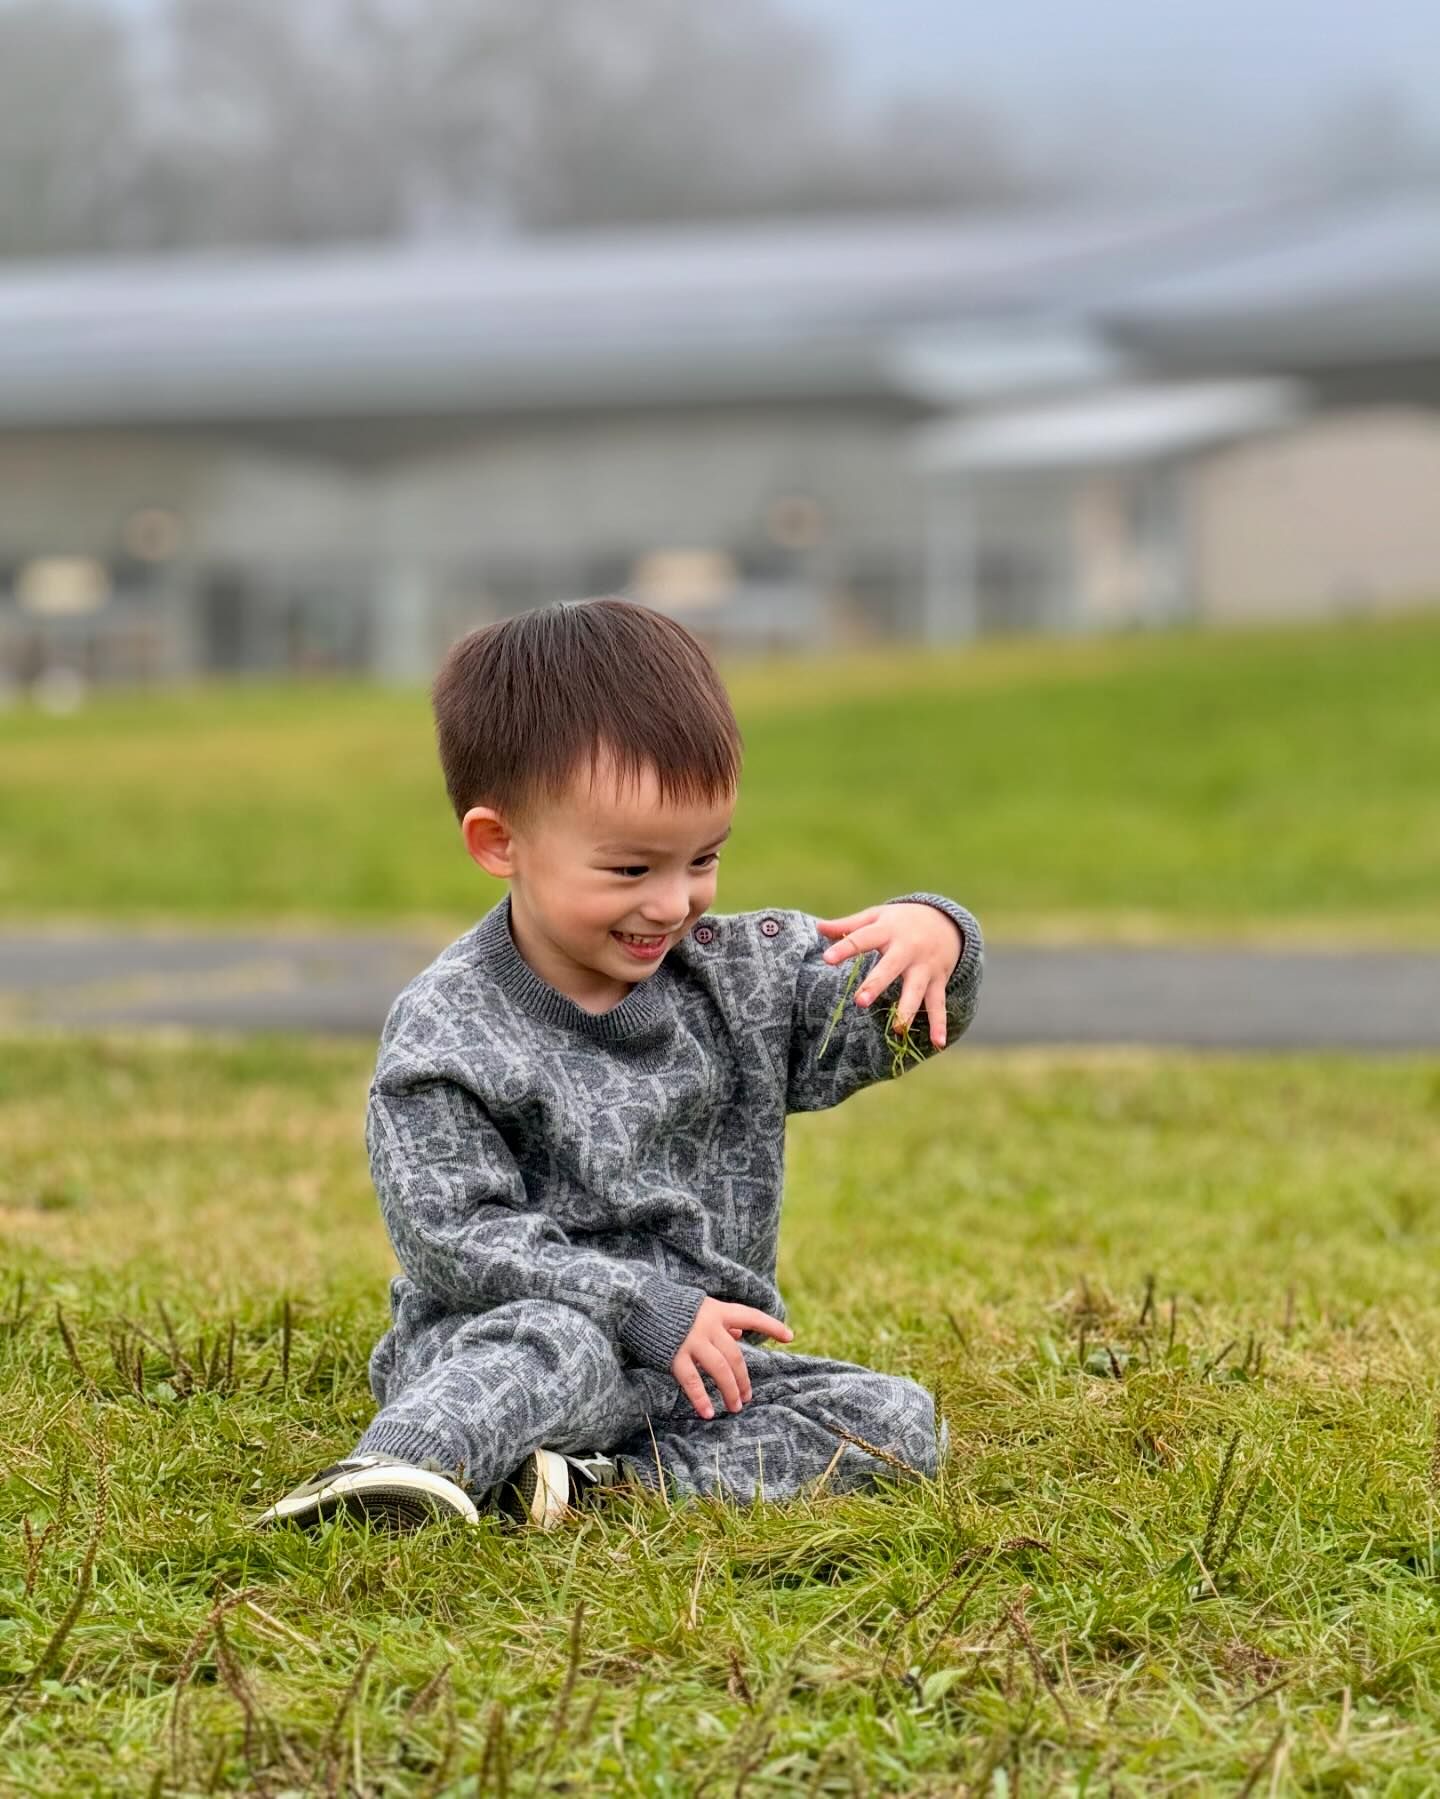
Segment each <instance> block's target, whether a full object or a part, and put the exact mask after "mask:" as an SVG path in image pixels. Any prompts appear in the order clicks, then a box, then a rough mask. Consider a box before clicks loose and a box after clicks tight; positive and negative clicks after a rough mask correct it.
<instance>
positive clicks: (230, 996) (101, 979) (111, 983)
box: [0, 932, 1440, 1050]
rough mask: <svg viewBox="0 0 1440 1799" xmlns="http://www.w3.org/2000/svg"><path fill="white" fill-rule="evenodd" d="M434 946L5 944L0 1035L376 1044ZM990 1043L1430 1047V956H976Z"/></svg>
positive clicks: (1438, 998) (338, 942)
mask: <svg viewBox="0 0 1440 1799" xmlns="http://www.w3.org/2000/svg"><path fill="white" fill-rule="evenodd" d="M439 947H440V942H439V940H438V939H420V938H414V937H402V936H393V935H389V934H383V935H382V934H378V933H377V934H373V935H354V936H351V935H345V936H340V935H334V934H331V935H327V936H318V935H316V936H309V935H293V936H283V937H280V936H277V937H246V936H199V935H197V936H187V937H162V936H147V935H142V934H121V933H115V934H105V935H100V934H93V933H79V932H77V933H74V934H70V933H59V932H56V933H53V934H48V933H47V934H34V935H30V934H17V933H9V934H7V933H4V932H0V1025H6V1024H8V1025H11V1026H16V1025H21V1026H23V1025H24V1024H27V1023H41V1024H49V1025H70V1026H81V1027H90V1026H94V1027H136V1028H138V1027H144V1026H154V1025H180V1026H190V1027H193V1028H195V1029H198V1030H226V1031H248V1030H299V1031H328V1032H338V1033H342V1034H353V1035H358V1036H364V1037H371V1038H373V1037H374V1036H375V1035H376V1033H377V1032H378V1031H379V1029H380V1026H381V1024H382V1022H383V1021H384V1017H385V1013H386V1010H387V1009H388V1007H389V1004H390V1001H391V999H392V998H393V997H394V995H395V994H396V993H397V992H398V991H399V990H400V988H401V987H402V986H404V984H405V982H406V981H407V980H409V978H410V976H411V975H412V974H414V973H416V972H417V971H418V970H419V969H421V968H423V967H424V966H425V964H426V963H427V962H428V961H429V960H430V959H431V957H432V956H433V955H434V954H435V951H436V950H437V949H438V948H439ZM972 1035H973V1038H974V1039H975V1040H976V1041H978V1042H987V1043H1170V1044H1195V1045H1202V1046H1206V1047H1213V1048H1222V1047H1234V1048H1261V1049H1288V1048H1296V1049H1299V1048H1307V1049H1308V1048H1324V1047H1335V1048H1342V1047H1343V1048H1353V1049H1367V1050H1387V1049H1416V1048H1430V1049H1435V1048H1440V954H1436V955H1426V954H1418V953H1409V952H1394V953H1391V952H1366V953H1362V954H1343V955H1342V954H1318V953H1307V952H1300V951H1295V952H1280V951H1273V950H1248V951H1247V950H1220V949H1181V948H1145V949H1118V948H1068V949H1038V948H1020V947H1014V948H1005V947H1003V946H1001V947H996V948H994V949H992V950H990V951H989V952H987V958H986V974H985V989H984V1001H983V1004H982V1006H981V1015H980V1019H979V1021H978V1022H977V1024H976V1027H975V1030H974V1032H973V1033H972Z"/></svg>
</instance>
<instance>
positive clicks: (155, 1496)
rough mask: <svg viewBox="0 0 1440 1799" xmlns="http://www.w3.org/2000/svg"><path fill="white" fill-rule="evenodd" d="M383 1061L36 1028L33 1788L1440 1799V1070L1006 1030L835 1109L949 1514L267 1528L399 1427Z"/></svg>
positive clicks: (787, 1246)
mask: <svg viewBox="0 0 1440 1799" xmlns="http://www.w3.org/2000/svg"><path fill="white" fill-rule="evenodd" d="M371 1061H372V1054H371V1047H370V1046H369V1045H366V1044H353V1045H352V1044H336V1043H326V1042H308V1041H304V1040H283V1039H257V1040H254V1041H249V1042H237V1043H228V1044H227V1043H218V1042H212V1043H208V1044H206V1043H186V1042H184V1041H174V1042H168V1043H167V1042H165V1041H164V1040H160V1039H148V1040H144V1041H140V1042H122V1041H119V1040H101V1039H85V1038H81V1039H76V1040H71V1041H64V1040H60V1039H47V1038H34V1037H27V1038H24V1039H11V1040H7V1041H5V1042H0V1141H3V1142H4V1143H5V1145H6V1154H5V1157H4V1159H3V1162H0V1217H3V1220H4V1225H5V1236H6V1247H5V1250H4V1254H3V1261H0V1440H3V1443H4V1445H5V1453H4V1458H3V1462H4V1480H3V1485H0V1508H3V1541H4V1543H5V1545H6V1551H7V1554H6V1560H5V1563H4V1565H3V1569H0V1709H3V1708H5V1707H8V1708H9V1709H8V1711H5V1713H4V1716H3V1718H0V1760H3V1767H4V1774H3V1776H0V1789H3V1790H4V1791H7V1792H9V1791H15V1792H22V1791H23V1792H27V1793H32V1792H45V1793H61V1792H64V1793H72V1792H73V1793H86V1794H88V1793H93V1792H101V1791H103V1792H106V1793H134V1794H145V1793H153V1794H157V1795H158V1794H160V1793H167V1794H168V1793H173V1794H178V1793H182V1792H183V1793H192V1792H193V1793H199V1792H203V1791H211V1792H227V1793H231V1792H233V1793H246V1794H252V1795H253V1794H264V1793H270V1794H279V1793H281V1792H294V1793H299V1792H313V1793H316V1794H319V1793H325V1792H330V1793H340V1792H353V1793H363V1794H366V1795H380V1794H387V1795H389V1794H395V1795H399V1794H406V1795H411V1794H426V1793H433V1794H445V1795H453V1796H455V1799H458V1796H459V1795H460V1794H462V1793H463V1794H464V1795H465V1799H470V1796H471V1795H475V1794H480V1795H487V1794H499V1793H509V1794H513V1795H516V1796H517V1799H518V1795H521V1794H528V1793H532V1792H539V1791H569V1792H572V1793H584V1794H589V1793H604V1794H609V1793H633V1794H637V1795H640V1794H644V1795H653V1794H661V1795H664V1794H672V1795H676V1796H677V1799H680V1796H688V1795H691V1794H694V1793H697V1792H700V1791H702V1790H704V1791H706V1792H710V1793H715V1794H730V1793H737V1792H743V1793H745V1794H747V1795H749V1796H750V1799H767V1796H770V1799H774V1796H779V1795H801V1794H805V1793H837V1794H839V1793H843V1794H855V1795H880V1794H882V1793H906V1794H935V1795H939V1794H942V1793H944V1794H955V1793H957V1792H962V1791H963V1792H967V1793H984V1794H986V1795H991V1794H999V1793H1002V1792H1008V1793H1012V1794H1013V1793H1015V1792H1017V1791H1019V1792H1029V1793H1047V1792H1049V1793H1066V1794H1078V1793H1081V1792H1085V1793H1096V1794H1098V1793H1106V1794H1115V1795H1128V1794H1141V1793H1145V1794H1156V1795H1159V1794H1170V1793H1175V1792H1179V1791H1182V1790H1183V1791H1193V1792H1197V1793H1211V1792H1224V1793H1236V1792H1239V1791H1240V1790H1241V1788H1242V1785H1243V1783H1244V1782H1245V1781H1246V1780H1247V1779H1249V1778H1250V1776H1251V1775H1252V1774H1255V1775H1256V1782H1255V1785H1254V1786H1253V1787H1252V1788H1251V1789H1248V1790H1251V1791H1258V1792H1260V1793H1264V1792H1269V1791H1284V1792H1290V1791H1305V1792H1335V1793H1340V1792H1346V1793H1351V1794H1357V1795H1358V1794H1417V1795H1418V1794H1421V1793H1424V1792H1429V1791H1432V1790H1433V1770H1434V1768H1435V1767H1436V1766H1437V1765H1440V1637H1437V1634H1436V1631H1435V1627H1434V1621H1435V1595H1436V1592H1437V1582H1440V1545H1437V1538H1436V1522H1437V1512H1436V1501H1437V1484H1436V1483H1437V1478H1440V1471H1437V1464H1436V1462H1435V1461H1434V1460H1433V1459H1432V1445H1433V1443H1434V1432H1435V1391H1436V1376H1435V1369H1436V1357H1437V1352H1440V1297H1437V1292H1436V1286H1435V1281H1434V1275H1433V1269H1434V1252H1435V1247H1436V1242H1437V1234H1440V1186H1437V1168H1440V1063H1437V1062H1436V1061H1435V1059H1433V1058H1430V1059H1421V1058H1408V1059H1403V1060H1395V1061H1382V1060H1373V1061H1364V1060H1358V1059H1357V1060H1352V1059H1347V1058H1340V1057H1310V1058H1303V1059H1302V1058H1295V1059H1290V1058H1281V1059H1247V1058H1241V1057H1200V1056H1190V1055H1155V1056H1152V1055H1146V1054H1142V1053H1138V1052H1106V1053H1091V1054H1079V1053H1064V1052H1059V1053H1051V1052H1046V1053H1040V1052H1023V1053H1021V1052H1012V1053H996V1052H991V1053H974V1052H972V1051H970V1050H969V1049H968V1048H966V1047H964V1046H961V1047H959V1048H957V1049H955V1050H952V1051H949V1052H947V1053H946V1054H945V1056H944V1057H943V1058H941V1059H940V1060H939V1061H938V1062H936V1063H933V1064H931V1065H929V1066H927V1067H925V1068H922V1069H919V1070H916V1071H914V1072H912V1073H911V1074H909V1075H907V1076H906V1077H905V1078H904V1080H902V1081H901V1082H899V1083H898V1084H897V1085H895V1086H889V1085H887V1086H885V1087H883V1088H875V1089H871V1090H870V1091H868V1092H866V1093H864V1094H861V1095H859V1096H858V1097H857V1098H855V1099H854V1100H852V1101H851V1102H849V1103H848V1104H846V1105H845V1106H843V1107H840V1108H838V1109H837V1110H836V1111H833V1112H830V1113H825V1114H817V1115H814V1116H808V1117H801V1118H797V1119H796V1120H794V1121H793V1124H792V1130H791V1152H790V1178H789V1197H788V1201H787V1215H786V1223H785V1229H784V1233H783V1237H782V1258H781V1262H782V1265H781V1273H782V1279H783V1284H784V1287H785V1290H786V1294H787V1298H788V1300H789V1303H790V1307H791V1318H792V1322H793V1323H794V1325H795V1327H796V1346H797V1348H799V1349H801V1350H804V1351H807V1352H812V1353H821V1354H832V1355H838V1356H847V1357H856V1358H859V1359H862V1360H864V1361H867V1362H870V1363H872V1364H873V1365H876V1366H879V1367H883V1368H889V1369H894V1370H897V1371H902V1372H907V1373H911V1374H913V1375H915V1376H916V1377H918V1378H919V1379H921V1380H924V1381H925V1382H927V1383H929V1384H930V1385H932V1386H934V1387H938V1388H940V1389H941V1390H942V1394H943V1398H942V1403H943V1406H944V1409H945V1410H946V1412H947V1413H948V1415H949V1418H950V1422H951V1427H952V1431H953V1447H952V1455H951V1458H950V1460H949V1462H948V1464H947V1466H946V1467H945V1469H944V1471H943V1475H942V1478H941V1480H940V1481H939V1482H938V1483H936V1484H935V1485H933V1486H925V1487H921V1488H915V1487H909V1488H905V1487H896V1488H894V1489H891V1490H889V1491H886V1492H882V1493H878V1494H869V1495H855V1496H842V1497H828V1498H827V1497H821V1498H818V1499H815V1500H810V1501H802V1502H800V1503H798V1504H796V1505H794V1506H791V1507H788V1508H778V1509H771V1510H765V1509H758V1510H754V1511H752V1510H750V1509H748V1508H728V1507H726V1506H724V1505H720V1504H700V1505H695V1506H683V1507H680V1508H678V1509H677V1510H675V1511H674V1512H671V1513H667V1512H666V1511H665V1510H664V1509H663V1508H662V1507H661V1506H660V1505H659V1504H658V1502H644V1501H641V1500H638V1499H637V1500H630V1499H626V1498H624V1497H623V1496H617V1497H616V1500H615V1503H613V1504H611V1505H609V1506H607V1507H606V1509H605V1510H604V1511H603V1512H599V1513H596V1514H594V1515H592V1516H589V1517H588V1518H587V1519H586V1520H585V1521H583V1522H579V1523H577V1524H576V1525H574V1526H572V1527H569V1528H566V1529H564V1530H562V1531H561V1532H559V1533H558V1534H557V1535H555V1536H552V1537H535V1536H528V1537H523V1538H517V1537H515V1536H510V1535H506V1534H504V1533H502V1532H501V1531H500V1530H499V1529H498V1527H497V1526H496V1525H495V1523H494V1522H493V1520H490V1519H487V1520H486V1521H485V1522H484V1523H483V1524H482V1526H481V1527H480V1528H479V1529H478V1530H476V1529H472V1530H468V1531H466V1530H463V1529H462V1530H459V1531H449V1530H446V1529H443V1528H441V1529H431V1530H429V1531H424V1532H421V1533H419V1534H418V1535H416V1536H414V1537H410V1538H400V1539H394V1538H389V1537H386V1536H384V1535H376V1536H375V1537H373V1538H367V1537H366V1536H365V1534H364V1533H363V1532H361V1531H358V1530H356V1529H353V1528H350V1527H348V1526H345V1525H339V1526H336V1527H332V1528H331V1529H330V1530H329V1531H328V1532H327V1533H326V1534H324V1535H322V1536H321V1537H320V1538H318V1539H309V1538H306V1537H304V1536H302V1535H300V1534H298V1533H280V1534H271V1535H267V1536H264V1537H256V1536H251V1535H247V1533H246V1529H245V1520H246V1518H247V1517H248V1516H249V1515H251V1513H252V1512H253V1511H254V1510H256V1509H258V1508H259V1507H260V1506H261V1505H263V1504H265V1503H267V1502H268V1501H269V1500H270V1499H271V1498H273V1497H275V1496H276V1495H277V1494H278V1493H280V1492H282V1491H284V1490H285V1489H286V1488H287V1487H289V1486H290V1485H292V1484H293V1483H294V1482H295V1481H296V1480H297V1479H299V1478H301V1477H302V1476H303V1475H305V1474H308V1473H310V1472H312V1471H313V1469H314V1468H315V1467H318V1466H320V1465H323V1463H324V1462H325V1461H327V1460H328V1459H329V1458H330V1457H331V1456H332V1454H333V1453H335V1452H343V1451H344V1450H346V1449H348V1448H349V1447H350V1445H351V1443H352V1442H353V1439H354V1437H355V1435H356V1434H357V1433H358V1431H359V1430H360V1428H362V1427H363V1425H364V1424H365V1423H366V1422H367V1421H368V1418H369V1416H370V1412H371V1401H370V1397H369V1392H368V1388H367V1385H366V1378H365V1363H366V1357H367V1355H368V1352H369V1349H370V1346H371V1344H372V1343H373V1341H374V1339H375V1337H376V1336H377V1335H378V1333H379V1331H380V1330H381V1329H382V1328H383V1326H384V1324H385V1322H386V1318H387V1313H386V1307H385V1295H384V1279H385V1276H386V1274H387V1273H388V1272H389V1269H390V1267H391V1262H390V1257H389V1251H388V1247H387V1245H386V1242H385V1238H384V1233H383V1230H382V1227H381V1224H380V1221H379V1217H378V1212H377V1209H376V1207H375V1202H374V1199H373V1196H372V1195H371V1192H370V1188H369V1182H368V1178H367V1173H366V1168H365V1162H364V1149H363V1142H362V1136H361V1119H362V1113H363V1104H364V1090H365V1084H366V1081H367V1079H368V1076H369V1072H370V1068H371ZM22 1271H23V1273H24V1275H25V1282H24V1285H23V1287H22V1285H21V1283H20V1278H19V1277H20V1273H21V1272H22ZM1152 1275H1153V1277H1154V1285H1153V1297H1152V1298H1151V1301H1150V1303H1149V1304H1148V1305H1147V1303H1146V1293H1147V1278H1148V1277H1150V1276H1152ZM287 1304H288V1306H289V1316H290V1325H291V1328H290V1331H289V1334H288V1345H287V1337H286V1331H285V1323H284V1320H285V1308H286V1306H287ZM1172 1304H1173V1307H1174V1309H1173V1312H1172ZM57 1305H58V1307H59V1308H60V1314H59V1316H60V1317H63V1320H64V1326H65V1330H66V1331H67V1332H68V1333H69V1336H70V1340H71V1342H72V1344H73V1346H74V1359H73V1360H72V1357H71V1355H70V1354H69V1353H68V1352H67V1349H66V1347H65V1343H64V1341H63V1339H62V1334H61V1330H60V1324H59V1317H57ZM162 1306H163V1307H164V1308H165V1310H164V1313H163V1314H162V1311H161V1308H162ZM167 1318H168V1324H167ZM232 1322H233V1324H234V1327H235V1334H234V1340H233V1343H232V1342H231V1340H230V1328H231V1325H232ZM170 1326H173V1328H174V1332H175V1337H176V1341H177V1344H178V1353H177V1351H176V1350H174V1349H172V1348H171V1347H170V1346H169V1343H168V1338H169V1327H170ZM182 1358H183V1359H182ZM1112 1358H1113V1359H1112ZM187 1365H188V1369H189V1372H187ZM1232 1444H1233V1450H1232V1448H1231V1445H1232ZM1227 1455H1228V1457H1229V1459H1228V1462H1227ZM102 1468H103V1470H104V1476H103V1478H102V1472H101V1471H102ZM27 1520H28V1526H27V1523H26V1521H27ZM27 1531H28V1535H27ZM92 1543H93V1546H94V1547H93V1574H92V1577H91V1579H90V1580H89V1582H88V1583H87V1581H86V1579H85V1577H84V1573H83V1570H84V1568H85V1565H86V1554H87V1545H91V1544H92ZM77 1597H78V1600H79V1608H78V1610H77V1609H76V1608H75V1602H76V1600H77ZM221 1601H225V1602H226V1603H227V1604H228V1605H229V1609H228V1610H226V1611H223V1612H222V1613H221V1614H220V1632H221V1634H220V1635H219V1636H218V1637H217V1635H216V1633H215V1630H214V1626H213V1619H214V1617H215V1611H214V1608H215V1607H216V1606H217V1604H218V1603H220V1602H221ZM582 1607H583V1609H582ZM67 1620H68V1623H67ZM577 1620H578V1624H577ZM572 1630H573V1631H574V1634H573V1636H572ZM367 1657H370V1659H369V1660H368V1661H367V1659H366V1658H367ZM567 1670H568V1672H567ZM432 1683H433V1684H432ZM247 1714H248V1722H247ZM487 1743H488V1745H489V1748H488V1749H487ZM487 1757H488V1761H487ZM1257 1770H1258V1773H1257ZM997 1771H998V1772H997ZM1272 1775H1274V1776H1275V1778H1276V1782H1277V1784H1276V1785H1275V1786H1273V1787H1272V1785H1271V1777H1272ZM962 1780H963V1781H964V1783H965V1784H964V1785H963V1786H962V1785H960V1784H957V1783H959V1782H961V1781H962Z"/></svg>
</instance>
